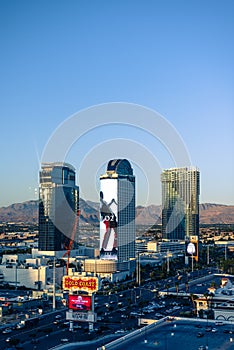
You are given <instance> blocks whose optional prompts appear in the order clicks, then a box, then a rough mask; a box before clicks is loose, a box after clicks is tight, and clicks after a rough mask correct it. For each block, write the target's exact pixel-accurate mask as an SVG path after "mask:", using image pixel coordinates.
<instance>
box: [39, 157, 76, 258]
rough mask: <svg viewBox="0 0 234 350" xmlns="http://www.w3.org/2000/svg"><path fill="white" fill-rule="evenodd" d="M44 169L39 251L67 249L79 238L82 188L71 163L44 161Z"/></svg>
mask: <svg viewBox="0 0 234 350" xmlns="http://www.w3.org/2000/svg"><path fill="white" fill-rule="evenodd" d="M41 168H42V169H41V171H40V173H39V175H40V184H39V250H40V251H60V250H66V249H68V247H69V245H70V243H71V240H72V241H73V242H77V240H78V237H77V235H78V233H77V232H78V225H77V220H78V217H77V214H78V208H79V189H78V186H76V184H75V181H76V180H75V177H76V174H75V169H74V168H73V167H72V166H71V165H70V164H67V163H43V164H42V167H41ZM75 246H76V244H75V243H74V246H73V248H75Z"/></svg>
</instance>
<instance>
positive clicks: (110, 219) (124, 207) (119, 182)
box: [100, 159, 136, 263]
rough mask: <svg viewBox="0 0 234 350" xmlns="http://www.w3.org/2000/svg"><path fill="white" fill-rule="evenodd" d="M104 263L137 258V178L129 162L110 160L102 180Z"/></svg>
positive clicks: (101, 250) (101, 204)
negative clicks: (109, 260)
mask: <svg viewBox="0 0 234 350" xmlns="http://www.w3.org/2000/svg"><path fill="white" fill-rule="evenodd" d="M100 214H101V218H100V259H107V260H108V259H111V260H115V261H116V262H118V263H123V262H127V261H129V260H130V259H132V258H135V239H136V234H135V176H134V175H133V170H132V167H131V164H130V163H129V161H128V160H126V159H114V160H110V161H109V163H108V165H107V171H106V173H105V174H104V175H102V176H101V177H100Z"/></svg>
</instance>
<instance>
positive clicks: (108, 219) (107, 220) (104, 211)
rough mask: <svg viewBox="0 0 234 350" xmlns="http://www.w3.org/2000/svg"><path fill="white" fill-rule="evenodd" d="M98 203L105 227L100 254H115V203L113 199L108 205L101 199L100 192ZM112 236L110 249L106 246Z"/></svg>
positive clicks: (101, 194)
mask: <svg viewBox="0 0 234 350" xmlns="http://www.w3.org/2000/svg"><path fill="white" fill-rule="evenodd" d="M100 203H101V208H100V212H101V220H102V222H103V223H104V225H105V234H104V237H103V240H102V244H101V253H103V252H104V251H106V250H108V251H109V250H110V251H112V253H114V254H116V253H117V219H116V215H115V212H116V210H117V203H116V201H115V199H114V198H113V199H112V200H111V202H110V203H109V204H108V203H107V202H106V201H105V200H104V198H103V192H102V191H101V192H100ZM112 235H114V239H113V245H112V247H111V249H110V247H108V244H109V243H110V239H111V236H112Z"/></svg>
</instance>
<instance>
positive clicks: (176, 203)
mask: <svg viewBox="0 0 234 350" xmlns="http://www.w3.org/2000/svg"><path fill="white" fill-rule="evenodd" d="M161 182H162V235H163V238H165V239H181V240H184V239H186V238H188V239H189V237H191V236H198V235H199V194H200V173H199V171H198V170H197V169H196V168H194V167H189V168H187V167H185V168H173V169H168V170H164V171H163V172H162V174H161Z"/></svg>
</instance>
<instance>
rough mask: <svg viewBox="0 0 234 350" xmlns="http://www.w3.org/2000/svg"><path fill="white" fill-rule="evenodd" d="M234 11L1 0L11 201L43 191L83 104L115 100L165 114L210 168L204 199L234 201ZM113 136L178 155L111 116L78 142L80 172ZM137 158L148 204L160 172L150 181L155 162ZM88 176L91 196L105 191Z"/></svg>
mask: <svg viewBox="0 0 234 350" xmlns="http://www.w3.org/2000/svg"><path fill="white" fill-rule="evenodd" d="M233 16H234V1H232V0H202V1H201V0H190V1H187V0H152V1H151V0H147V1H143V0H139V1H137V0H118V1H117V0H116V1H113V0H112V1H111V0H109V1H108V0H106V1H105V0H103V1H98V0H96V1H95V0H93V1H89V0H83V1H79V0H69V1H65V0H63V1H61V0H50V1H48V0H40V1H39V0H38V1H36V0H35V1H30V0H28V1H26V0H21V1H18V0H1V1H0V45H1V46H0V47H1V56H0V98H1V103H0V116H1V137H0V147H1V187H0V206H6V205H9V204H11V203H16V202H22V201H24V200H28V199H35V194H34V189H35V188H37V187H38V171H39V167H40V159H41V155H42V152H43V149H44V147H45V145H46V143H47V141H48V140H49V138H50V136H51V134H52V133H53V132H54V130H55V129H56V128H57V127H58V126H59V125H60V124H61V123H63V122H64V121H65V120H66V119H67V118H68V117H70V116H71V115H73V114H74V113H77V112H79V111H80V110H82V109H85V108H88V107H90V106H93V105H98V104H102V103H109V102H128V103H134V104H139V105H142V106H146V107H147V108H150V109H153V110H155V111H157V112H158V113H160V115H162V116H163V117H164V118H165V119H166V120H167V121H169V122H170V123H171V124H172V125H173V126H174V128H175V129H176V130H177V132H178V133H179V134H180V135H181V137H182V138H183V140H184V143H185V144H186V147H187V149H188V152H189V154H190V157H191V160H192V164H193V165H195V166H197V167H198V168H199V169H200V172H201V200H200V201H201V202H215V203H224V204H233V203H234V185H233V174H234V161H233V158H234V157H233V149H234V141H233V139H234V137H233V135H234V108H233V100H234V96H233V95H234V94H233V92H234V49H233V38H234V21H233ZM110 120H111V116H110ZM105 135H108V137H107V138H106V140H110V139H111V140H114V141H115V139H116V141H118V139H119V138H121V137H122V138H123V139H124V140H125V139H128V140H130V143H131V145H132V144H133V143H134V142H139V141H140V143H141V145H142V147H143V146H145V147H146V149H147V150H148V151H150V152H152V153H154V155H155V157H158V158H159V159H160V161H159V163H160V167H161V168H163V167H170V166H171V165H173V164H170V160H169V157H168V155H167V154H165V155H163V154H164V153H163V151H162V150H161V149H160V148H161V146H160V144H158V145H157V144H154V142H155V141H154V140H151V139H150V135H148V134H147V133H145V132H144V131H139V130H137V131H136V130H135V131H134V130H133V131H130V132H129V130H128V128H127V127H124V126H123V125H119V126H115V127H114V126H111V125H110V126H107V127H106V128H104V127H101V126H100V128H97V129H95V130H94V131H93V132H91V133H89V134H88V135H86V137H84V138H83V139H82V140H80V142H78V143H77V144H76V145H74V147H73V149H71V151H70V152H69V155H68V158H67V160H68V161H69V162H70V163H71V164H73V165H74V166H75V167H76V169H77V174H78V176H80V175H79V171H80V164H81V163H82V162H83V163H85V161H86V158H87V157H88V156H87V154H89V153H90V152H91V153H92V152H93V150H95V149H97V148H98V147H99V146H98V145H99V144H100V143H101V144H103V143H104V142H105ZM131 140H132V141H131ZM127 148H128V147H127ZM110 149H111V150H112V151H113V158H115V157H116V156H124V154H123V151H121V152H120V151H117V149H118V144H117V146H116V147H114V146H113V144H112V145H111V147H110ZM161 151H162V153H161ZM94 153H95V152H94ZM167 158H168V159H167ZM55 160H58V159H55ZM129 160H130V161H131V159H129ZM139 162H140V160H139ZM133 163H134V162H133ZM104 165H105V161H104V160H103V159H101V158H100V166H99V167H98V168H97V169H90V171H91V172H92V174H93V179H91V180H89V181H92V182H95V181H96V183H97V182H98V181H97V179H96V180H95V176H96V177H97V174H99V173H100V172H102V171H103V170H104ZM133 166H134V167H135V169H134V170H135V172H136V174H137V175H138V185H137V186H138V187H137V190H138V204H143V205H146V204H150V203H154V204H160V203H161V194H160V191H161V189H160V188H161V186H160V179H159V176H160V174H159V173H158V174H157V175H156V176H155V188H152V184H150V186H151V187H150V188H148V189H147V190H145V188H146V187H147V179H148V177H149V176H152V174H151V173H150V171H151V169H150V164H148V167H147V169H143V170H144V171H145V174H143V172H144V171H143V170H142V169H140V167H142V164H138V162H135V163H134V165H133ZM86 167H87V164H86ZM138 167H139V169H138ZM79 179H80V181H81V180H82V181H81V182H82V183H79V185H80V186H81V190H82V191H81V192H82V197H83V198H86V199H91V200H98V195H97V192H98V190H97V191H93V190H92V191H91V190H90V189H92V186H90V184H88V183H87V179H85V176H83V177H82V176H80V177H79ZM97 187H98V185H97ZM146 191H148V194H147V195H146V194H145V193H146Z"/></svg>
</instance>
